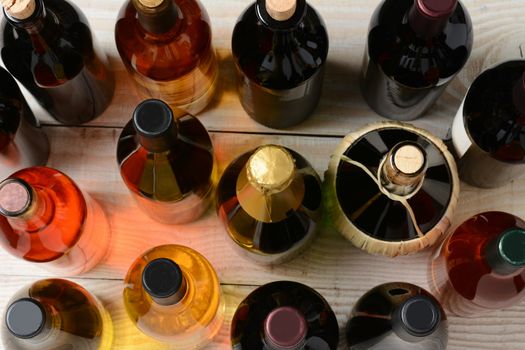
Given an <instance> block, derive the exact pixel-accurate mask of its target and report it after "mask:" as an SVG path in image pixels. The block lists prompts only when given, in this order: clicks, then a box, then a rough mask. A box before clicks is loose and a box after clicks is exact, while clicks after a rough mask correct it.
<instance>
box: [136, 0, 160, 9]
mask: <svg viewBox="0 0 525 350" xmlns="http://www.w3.org/2000/svg"><path fill="white" fill-rule="evenodd" d="M138 2H139V3H140V4H141V5H142V6H144V7H147V8H155V7H158V6H160V5H161V4H162V3H163V2H164V0H138Z"/></svg>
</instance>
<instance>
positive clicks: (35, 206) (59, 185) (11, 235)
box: [0, 167, 110, 276]
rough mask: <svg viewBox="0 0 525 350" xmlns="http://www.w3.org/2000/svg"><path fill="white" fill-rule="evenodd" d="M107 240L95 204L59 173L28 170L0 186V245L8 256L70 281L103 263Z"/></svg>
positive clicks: (104, 224) (105, 224) (103, 221)
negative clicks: (42, 268) (65, 276)
mask: <svg viewBox="0 0 525 350" xmlns="http://www.w3.org/2000/svg"><path fill="white" fill-rule="evenodd" d="M109 241H110V231H109V224H108V221H107V219H106V216H105V214H104V212H103V211H102V209H101V208H100V206H99V205H98V203H96V202H95V201H94V200H93V199H91V197H90V196H89V195H88V194H86V193H83V192H81V190H80V189H79V188H78V186H77V185H76V184H75V183H74V182H73V180H71V179H70V178H69V177H68V176H67V175H65V174H63V173H61V172H59V171H58V170H55V169H51V168H47V167H33V168H27V169H23V170H20V171H18V172H16V173H14V174H13V175H11V176H10V177H8V178H7V179H6V180H4V181H2V182H1V183H0V244H1V245H2V246H3V247H4V248H5V249H6V250H7V251H8V252H9V253H11V254H12V255H14V256H16V257H18V258H21V259H24V260H26V261H30V262H34V263H38V264H40V265H41V266H42V267H44V268H46V269H48V270H50V271H52V272H54V273H57V274H61V275H67V276H71V275H77V274H81V273H85V272H87V271H89V270H91V269H92V268H93V267H94V266H95V265H97V264H98V263H99V262H100V261H101V260H102V259H103V258H105V256H106V253H107V251H108V247H109Z"/></svg>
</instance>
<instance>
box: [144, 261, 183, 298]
mask: <svg viewBox="0 0 525 350" xmlns="http://www.w3.org/2000/svg"><path fill="white" fill-rule="evenodd" d="M142 286H143V287H144V289H145V290H146V293H148V294H149V296H150V297H151V298H152V299H153V300H154V301H155V302H157V303H158V304H161V305H173V304H176V303H178V302H179V301H180V300H181V299H182V297H183V296H184V294H185V293H186V283H185V281H184V276H183V274H182V270H181V268H180V267H179V265H177V263H175V262H174V261H173V260H170V259H165V258H160V259H155V260H152V261H150V262H149V263H148V264H147V265H146V267H145V268H144V271H143V272H142Z"/></svg>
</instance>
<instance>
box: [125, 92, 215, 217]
mask: <svg viewBox="0 0 525 350" xmlns="http://www.w3.org/2000/svg"><path fill="white" fill-rule="evenodd" d="M174 113H176V114H177V115H176V116H174ZM117 160H118V163H119V166H120V174H121V176H122V179H123V180H124V182H125V184H126V186H127V187H128V189H129V190H130V191H131V193H132V194H133V197H134V198H135V199H136V201H137V203H138V205H139V206H140V207H141V208H142V209H143V210H144V211H145V212H146V213H147V214H148V215H149V216H150V217H152V218H153V219H155V220H158V221H160V222H164V223H171V224H182V223H187V222H190V221H194V220H196V219H198V218H199V217H200V216H201V215H202V214H203V213H204V212H205V211H206V209H207V208H208V206H209V204H210V202H211V198H212V197H213V188H214V182H215V162H214V155H213V145H212V143H211V139H210V136H209V135H208V132H207V131H206V129H205V128H204V126H203V125H202V124H201V123H200V121H199V120H198V119H197V118H195V117H193V116H191V115H189V114H185V113H184V112H183V111H181V110H175V111H173V110H172V109H171V108H170V107H169V106H168V105H167V104H166V103H164V102H162V101H160V100H146V101H144V102H142V103H141V104H140V105H139V106H138V107H137V108H136V109H135V112H134V114H133V119H132V120H131V121H130V122H129V123H128V124H127V125H126V127H125V128H124V130H123V131H122V133H121V135H120V138H119V141H118V146H117Z"/></svg>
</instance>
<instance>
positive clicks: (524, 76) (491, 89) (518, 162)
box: [452, 60, 525, 188]
mask: <svg viewBox="0 0 525 350" xmlns="http://www.w3.org/2000/svg"><path fill="white" fill-rule="evenodd" d="M524 133H525V60H516V61H509V62H505V63H501V64H499V65H497V66H494V67H492V68H490V69H487V70H486V71H485V72H483V73H482V74H481V75H480V76H478V77H477V78H476V80H474V82H473V83H472V85H471V86H470V89H469V90H468V92H467V95H466V97H465V100H464V102H463V104H462V105H461V107H460V108H459V111H458V114H457V115H456V118H455V119H454V123H453V126H452V142H453V145H454V149H455V151H456V154H457V155H458V156H459V157H461V159H460V161H459V175H460V177H461V179H462V180H463V181H465V182H467V183H469V184H471V185H474V186H478V187H486V188H491V187H497V186H503V185H506V184H508V183H509V182H510V181H511V180H513V179H515V178H517V177H519V176H521V175H522V174H523V173H524V172H525V137H523V134H524Z"/></svg>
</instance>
